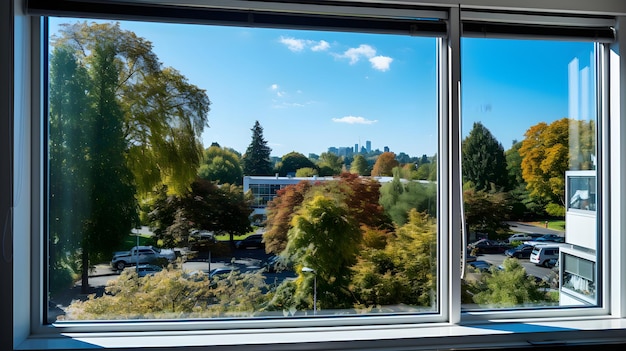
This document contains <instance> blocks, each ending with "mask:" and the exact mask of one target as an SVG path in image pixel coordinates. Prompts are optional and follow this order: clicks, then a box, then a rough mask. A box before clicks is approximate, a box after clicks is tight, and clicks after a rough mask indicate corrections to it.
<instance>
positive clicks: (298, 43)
mask: <svg viewBox="0 0 626 351" xmlns="http://www.w3.org/2000/svg"><path fill="white" fill-rule="evenodd" d="M279 41H280V43H281V44H283V45H285V46H287V48H288V49H289V50H291V51H293V52H301V51H303V50H304V49H310V50H311V51H326V50H328V49H329V48H330V44H329V43H328V42H327V41H325V40H320V41H314V40H306V39H296V38H292V37H280V39H279Z"/></svg>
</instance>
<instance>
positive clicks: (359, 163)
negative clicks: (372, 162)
mask: <svg viewBox="0 0 626 351" xmlns="http://www.w3.org/2000/svg"><path fill="white" fill-rule="evenodd" d="M368 168H369V164H368V163H367V160H366V159H365V157H364V156H363V155H361V154H359V155H356V156H355V157H354V160H352V163H351V164H350V173H354V174H358V175H367V169H368Z"/></svg>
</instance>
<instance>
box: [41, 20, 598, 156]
mask: <svg viewBox="0 0 626 351" xmlns="http://www.w3.org/2000/svg"><path fill="white" fill-rule="evenodd" d="M68 21H71V20H68V19H51V21H50V23H51V33H54V31H55V28H56V25H57V24H58V23H63V22H68ZM121 27H122V28H123V29H126V30H130V31H133V32H135V33H136V34H137V35H138V36H141V37H144V38H146V39H147V40H149V41H151V42H152V43H153V45H154V48H153V50H154V52H155V53H156V54H157V56H158V57H159V59H160V60H161V62H162V63H163V65H164V66H169V67H173V68H175V69H177V70H179V71H180V72H181V73H182V74H183V75H185V76H186V77H187V78H188V80H189V82H190V83H192V84H195V85H197V86H198V87H200V88H202V89H205V90H206V91H207V95H208V96H209V98H210V100H211V102H212V105H211V111H210V112H209V118H208V119H209V126H210V127H209V128H207V129H206V130H205V132H204V133H203V135H202V140H203V143H204V144H205V146H208V145H210V144H211V143H212V142H218V143H219V144H220V145H221V146H227V147H232V148H234V149H236V150H238V151H240V152H242V153H243V152H245V149H246V147H247V146H248V145H249V144H250V140H251V131H250V128H252V126H253V125H254V122H255V121H256V120H259V121H260V123H261V125H262V126H263V128H264V136H265V139H266V140H267V141H268V145H269V146H270V147H271V148H272V149H273V152H272V155H273V156H282V155H284V154H286V153H288V152H291V151H298V152H301V153H303V154H305V155H308V153H316V154H320V153H322V152H325V151H327V149H328V147H330V146H336V147H340V146H349V147H352V146H354V145H355V144H356V143H359V144H360V145H365V141H366V140H370V141H371V142H372V147H373V148H374V149H376V148H378V149H381V150H382V149H383V147H384V146H388V147H389V148H390V150H391V151H393V152H396V153H399V152H405V153H408V154H409V155H411V156H421V155H422V154H427V155H433V154H434V153H435V152H436V145H437V94H436V86H437V82H436V39H434V38H419V37H409V36H392V35H373V34H357V33H333V32H314V31H294V30H279V29H254V28H237V27H214V26H199V25H174V24H154V23H139V22H121ZM462 48H463V50H464V51H463V67H462V69H463V71H462V73H463V83H462V87H463V90H462V92H463V95H462V99H463V105H462V112H463V128H464V130H463V131H464V134H467V133H468V132H469V130H470V129H471V126H472V124H473V122H474V121H481V122H482V123H483V124H484V125H485V126H486V127H487V128H488V129H490V130H491V132H492V133H493V134H494V135H495V136H496V138H497V139H498V140H499V141H500V142H501V143H502V144H503V146H504V148H505V149H508V148H509V147H510V145H511V141H512V140H513V139H517V140H521V139H522V138H523V134H524V132H525V131H526V130H527V129H528V127H530V126H532V125H533V124H536V123H538V122H540V121H546V122H550V121H553V120H555V119H558V118H562V117H565V116H567V115H568V106H569V105H568V64H569V62H571V60H572V59H573V58H575V57H579V58H580V60H581V61H580V62H581V66H584V65H585V64H588V62H589V52H590V50H591V49H592V45H591V44H580V43H565V42H560V43H555V42H550V43H545V42H536V41H533V42H520V41H517V42H512V41H507V40H485V39H480V40H479V39H464V40H463V42H462Z"/></svg>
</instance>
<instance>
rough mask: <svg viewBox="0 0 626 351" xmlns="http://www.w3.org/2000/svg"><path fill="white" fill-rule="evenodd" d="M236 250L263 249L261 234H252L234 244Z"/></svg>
mask: <svg viewBox="0 0 626 351" xmlns="http://www.w3.org/2000/svg"><path fill="white" fill-rule="evenodd" d="M235 247H236V248H238V249H250V248H257V249H258V248H264V247H265V244H264V243H263V234H252V235H249V236H248V237H247V238H245V239H243V240H241V241H238V242H237V243H236V244H235Z"/></svg>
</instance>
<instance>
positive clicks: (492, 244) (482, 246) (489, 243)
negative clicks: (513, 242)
mask: <svg viewBox="0 0 626 351" xmlns="http://www.w3.org/2000/svg"><path fill="white" fill-rule="evenodd" d="M510 248H511V246H510V245H508V244H506V243H503V242H499V241H493V240H489V239H481V240H478V241H476V242H474V243H471V244H469V245H468V249H470V250H474V249H476V251H477V253H478V254H493V253H503V252H504V251H506V250H507V249H510Z"/></svg>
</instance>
